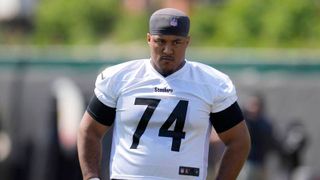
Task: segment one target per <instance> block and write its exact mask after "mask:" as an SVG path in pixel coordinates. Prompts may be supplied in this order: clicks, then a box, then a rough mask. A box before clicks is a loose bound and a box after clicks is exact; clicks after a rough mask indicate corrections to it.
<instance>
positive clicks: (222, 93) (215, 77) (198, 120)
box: [95, 59, 237, 180]
mask: <svg viewBox="0 0 320 180" xmlns="http://www.w3.org/2000/svg"><path fill="white" fill-rule="evenodd" d="M95 94H96V96H97V98H98V99H99V100H100V101H101V102H102V103H103V104H105V105H106V106H109V107H113V108H116V118H115V122H114V125H113V126H114V130H113V142H112V150H111V157H110V174H111V178H115V179H144V180H160V179H161V180H165V179H170V180H173V179H183V180H188V179H199V180H200V179H201V180H203V179H206V176H207V165H208V150H209V138H210V133H211V127H212V125H211V122H210V120H209V116H210V113H214V112H220V111H222V110H224V109H226V108H228V107H229V106H230V105H232V104H233V103H234V102H235V101H236V100H237V96H236V92H235V88H234V86H233V84H232V82H231V81H230V79H229V78H228V76H226V75H225V74H223V73H221V72H219V71H217V70H215V69H214V68H212V67H210V66H207V65H204V64H201V63H197V62H191V61H187V62H186V63H185V65H184V66H183V67H182V68H181V69H180V70H179V71H177V72H175V73H173V74H171V75H169V76H167V77H163V76H162V75H161V74H159V73H158V72H157V71H156V70H155V69H154V68H153V66H152V65H151V62H150V59H142V60H134V61H129V62H125V63H122V64H119V65H115V66H112V67H109V68H107V69H105V70H104V71H103V72H102V73H101V74H100V75H99V76H98V78H97V81H96V88H95Z"/></svg>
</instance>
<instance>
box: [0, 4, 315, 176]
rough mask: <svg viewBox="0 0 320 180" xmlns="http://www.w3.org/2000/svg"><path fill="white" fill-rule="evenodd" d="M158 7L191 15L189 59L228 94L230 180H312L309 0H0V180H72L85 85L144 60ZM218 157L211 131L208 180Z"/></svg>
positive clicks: (89, 89)
mask: <svg viewBox="0 0 320 180" xmlns="http://www.w3.org/2000/svg"><path fill="white" fill-rule="evenodd" d="M163 7H174V8H178V9H181V10H183V11H185V12H186V13H187V14H189V15H190V17H191V32H190V35H191V44H190V48H189V49H188V52H187V59H189V60H193V61H200V62H204V63H206V64H209V65H210V66H213V67H215V68H217V69H219V70H221V71H223V72H225V73H227V74H228V75H229V76H230V77H231V79H232V80H233V82H234V84H235V85H236V87H237V91H238V95H239V102H240V104H241V106H242V107H243V110H244V114H245V116H246V119H247V124H248V127H249V130H250V134H251V135H252V151H251V153H250V156H249V159H248V161H247V162H246V164H245V167H244V168H243V171H242V172H241V175H240V177H239V180H249V179H252V180H256V179H262V180H263V179H265V180H269V179H270V180H291V179H292V180H316V179H320V173H319V172H320V156H319V155H318V152H319V149H320V141H318V140H317V139H320V131H319V129H318V128H319V127H320V121H319V115H320V111H319V110H320V48H319V47H320V2H319V1H318V0H304V1H302V0H281V1H278V0H90V1H84V0H68V1H64V0H0V179H1V180H18V179H19V180H21V179H23V180H43V179H46V180H64V179H68V180H78V179H81V172H80V168H79V163H78V159H77V152H76V131H77V127H78V124H79V121H80V119H81V117H82V114H83V112H84V110H85V108H86V105H87V103H88V101H89V99H90V97H91V95H92V93H93V89H94V82H95V78H96V76H97V75H98V74H99V72H100V71H101V70H102V69H104V68H105V67H107V66H110V65H114V64H117V63H120V62H124V61H128V60H131V59H137V58H149V50H148V46H147V44H146V33H147V32H148V20H149V16H150V15H151V13H152V12H153V11H154V10H156V9H159V8H163ZM110 141H111V139H110V133H108V134H107V135H106V137H105V140H104V144H105V150H104V154H103V162H104V163H103V164H102V174H103V178H104V179H108V170H107V168H108V163H107V161H108V159H109V157H108V154H109V151H110V150H109V147H110ZM223 148H224V147H223V144H221V142H220V141H219V139H218V138H217V137H216V136H215V133H214V132H213V136H212V143H211V146H210V161H209V176H208V179H213V176H214V174H215V172H216V167H217V164H218V163H219V160H220V159H219V158H220V156H221V152H222V151H223Z"/></svg>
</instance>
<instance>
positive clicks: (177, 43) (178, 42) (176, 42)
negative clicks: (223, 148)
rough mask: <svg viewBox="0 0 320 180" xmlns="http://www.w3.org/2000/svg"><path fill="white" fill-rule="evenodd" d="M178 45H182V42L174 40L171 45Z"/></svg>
mask: <svg viewBox="0 0 320 180" xmlns="http://www.w3.org/2000/svg"><path fill="white" fill-rule="evenodd" d="M179 44H182V41H181V40H175V41H173V45H179Z"/></svg>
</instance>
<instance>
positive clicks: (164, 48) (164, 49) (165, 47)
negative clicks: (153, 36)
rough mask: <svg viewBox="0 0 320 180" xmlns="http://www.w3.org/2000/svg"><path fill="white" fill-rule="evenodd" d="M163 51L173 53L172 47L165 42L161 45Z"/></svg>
mask: <svg viewBox="0 0 320 180" xmlns="http://www.w3.org/2000/svg"><path fill="white" fill-rule="evenodd" d="M163 53H164V54H167V55H171V54H173V47H172V46H171V45H170V44H167V45H165V46H164V47H163Z"/></svg>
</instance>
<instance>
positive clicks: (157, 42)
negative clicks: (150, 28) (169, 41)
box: [154, 39, 165, 45]
mask: <svg viewBox="0 0 320 180" xmlns="http://www.w3.org/2000/svg"><path fill="white" fill-rule="evenodd" d="M154 42H155V43H156V44H158V45H163V44H165V41H164V40H163V39H155V40H154Z"/></svg>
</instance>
